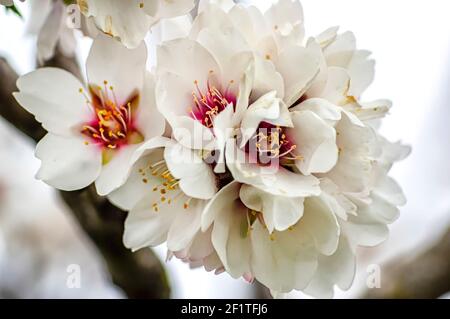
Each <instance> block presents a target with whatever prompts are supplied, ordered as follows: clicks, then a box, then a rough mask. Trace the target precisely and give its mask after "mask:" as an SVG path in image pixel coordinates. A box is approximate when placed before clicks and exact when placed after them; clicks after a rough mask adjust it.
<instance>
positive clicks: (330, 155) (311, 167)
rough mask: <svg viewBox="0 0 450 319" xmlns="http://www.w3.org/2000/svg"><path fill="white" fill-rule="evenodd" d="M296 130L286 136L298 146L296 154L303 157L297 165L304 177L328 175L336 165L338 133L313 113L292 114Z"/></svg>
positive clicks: (296, 112)
mask: <svg viewBox="0 0 450 319" xmlns="http://www.w3.org/2000/svg"><path fill="white" fill-rule="evenodd" d="M291 114H292V122H293V123H294V128H292V129H287V130H286V135H287V136H288V137H289V138H290V139H292V141H293V143H295V145H297V148H296V149H295V150H294V152H295V154H298V155H300V156H302V158H301V159H300V160H296V162H295V164H296V165H297V167H298V169H299V170H300V172H302V174H304V175H310V174H311V173H326V172H328V171H330V170H331V169H332V168H333V167H334V165H336V162H337V159H338V147H337V145H336V131H335V130H334V128H333V127H332V126H330V125H328V124H327V123H326V122H325V121H324V120H322V119H321V118H320V117H319V116H317V115H316V114H315V113H313V112H311V111H295V112H291Z"/></svg>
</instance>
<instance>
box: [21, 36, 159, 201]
mask: <svg viewBox="0 0 450 319" xmlns="http://www.w3.org/2000/svg"><path fill="white" fill-rule="evenodd" d="M146 59H147V50H146V47H145V45H144V44H141V46H139V47H138V48H136V49H132V50H130V49H127V48H125V47H123V46H122V45H121V44H120V43H118V42H116V41H114V40H113V39H112V38H111V37H109V36H103V35H101V36H99V37H97V38H96V39H95V41H94V43H93V45H92V48H91V51H90V53H89V56H88V59H87V76H88V83H89V84H88V89H86V88H84V87H83V85H82V84H81V83H80V82H79V80H78V79H76V78H75V77H74V76H73V75H71V74H70V73H68V72H66V71H63V70H61V69H56V68H42V69H38V70H36V71H34V72H31V73H29V74H26V75H24V76H22V77H20V78H19V80H18V81H17V86H18V88H19V92H16V93H15V94H14V96H15V98H16V99H17V101H18V102H19V104H21V105H22V106H23V107H24V108H25V109H26V110H28V111H29V112H30V113H32V114H34V115H35V117H36V119H37V120H38V121H39V122H41V123H42V126H43V127H44V128H45V129H46V130H47V131H48V134H47V135H46V136H45V137H44V138H43V139H42V140H41V141H40V142H39V143H38V145H37V149H36V156H37V157H38V158H39V159H40V160H41V167H40V169H39V172H38V173H37V178H39V179H41V180H43V181H44V182H46V183H48V184H49V185H51V186H54V187H56V188H59V189H62V190H76V189H80V188H83V187H86V186H88V185H89V184H91V183H92V182H94V181H95V184H96V188H97V191H98V193H99V194H100V195H106V194H108V193H110V192H111V191H113V190H115V189H116V188H118V187H119V186H120V185H122V184H123V183H124V182H125V180H126V179H127V177H128V175H129V170H130V168H131V164H130V156H131V155H132V154H133V153H134V152H135V151H136V150H137V149H138V148H139V146H140V144H142V143H143V142H145V141H146V140H149V139H151V138H153V137H156V136H159V135H161V134H162V133H163V132H164V126H165V124H164V119H163V118H162V116H161V115H160V114H159V113H158V111H157V110H156V108H155V102H154V94H153V85H154V80H153V76H152V75H151V74H149V73H147V72H146V71H145V64H146ZM149 121H151V123H152V125H147V124H148V123H149Z"/></svg>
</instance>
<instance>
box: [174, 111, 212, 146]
mask: <svg viewBox="0 0 450 319" xmlns="http://www.w3.org/2000/svg"><path fill="white" fill-rule="evenodd" d="M172 129H173V132H172V133H173V137H174V138H175V139H176V140H177V141H178V142H179V143H180V144H181V145H183V146H184V147H187V148H191V149H195V150H213V149H214V147H215V138H214V134H213V133H212V131H211V129H209V128H207V127H206V126H204V125H203V124H202V123H200V121H198V120H195V119H193V118H190V117H188V116H180V117H177V118H176V119H175V121H174V122H173V124H172Z"/></svg>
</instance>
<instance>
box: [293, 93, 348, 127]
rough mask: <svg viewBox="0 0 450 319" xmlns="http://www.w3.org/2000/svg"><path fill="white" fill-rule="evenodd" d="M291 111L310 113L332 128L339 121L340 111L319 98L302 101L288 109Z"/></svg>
mask: <svg viewBox="0 0 450 319" xmlns="http://www.w3.org/2000/svg"><path fill="white" fill-rule="evenodd" d="M289 110H290V111H291V112H292V111H311V112H313V113H315V114H316V115H317V116H319V117H320V118H321V119H322V120H325V121H326V122H327V123H328V124H329V125H331V126H334V125H335V124H336V121H339V120H340V119H341V111H340V109H339V108H338V107H337V106H336V105H334V104H332V103H330V102H328V101H327V100H324V99H320V98H311V99H307V100H305V101H303V102H302V103H300V104H299V105H297V106H294V107H291V108H290V109H289Z"/></svg>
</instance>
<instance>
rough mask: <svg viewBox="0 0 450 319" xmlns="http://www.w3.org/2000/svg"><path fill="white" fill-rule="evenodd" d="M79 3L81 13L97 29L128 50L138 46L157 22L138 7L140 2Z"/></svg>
mask: <svg viewBox="0 0 450 319" xmlns="http://www.w3.org/2000/svg"><path fill="white" fill-rule="evenodd" d="M80 2H83V3H84V5H80V7H81V9H82V11H83V13H84V14H85V15H86V16H87V17H91V16H92V17H93V18H94V21H95V24H96V25H97V27H98V28H99V29H101V30H102V31H103V32H104V33H106V34H111V35H112V36H114V37H117V38H119V39H120V41H121V42H122V43H123V44H124V45H125V46H126V47H128V48H135V47H137V46H139V44H140V43H141V41H142V40H143V39H144V38H145V36H146V34H147V32H148V31H149V30H150V26H151V25H152V24H154V23H155V22H156V21H157V19H155V18H153V17H150V16H148V15H147V14H146V13H145V11H144V10H143V9H142V8H141V7H140V4H141V3H142V0H129V1H123V0H84V1H80ZM144 7H145V5H144ZM147 8H149V4H147Z"/></svg>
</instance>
